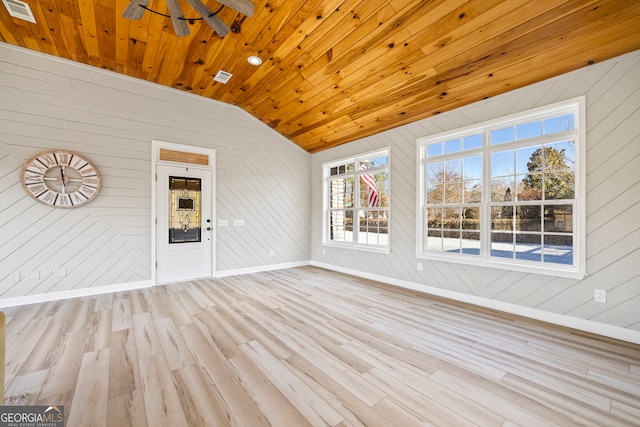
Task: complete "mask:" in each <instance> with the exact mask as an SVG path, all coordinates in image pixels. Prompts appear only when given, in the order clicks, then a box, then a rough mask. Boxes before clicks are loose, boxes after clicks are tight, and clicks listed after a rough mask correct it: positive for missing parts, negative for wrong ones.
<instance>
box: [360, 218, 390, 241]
mask: <svg viewBox="0 0 640 427" xmlns="http://www.w3.org/2000/svg"><path fill="white" fill-rule="evenodd" d="M358 220H359V224H360V228H359V230H358V231H359V232H358V243H360V244H364V245H373V246H378V245H383V244H386V243H384V242H388V240H387V239H386V234H387V232H386V228H385V238H384V239H381V238H380V237H381V236H380V233H381V231H380V224H385V225H386V224H387V219H386V217H385V211H378V210H366V211H360V212H359V213H358Z"/></svg>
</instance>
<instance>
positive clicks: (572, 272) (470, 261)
mask: <svg viewBox="0 0 640 427" xmlns="http://www.w3.org/2000/svg"><path fill="white" fill-rule="evenodd" d="M416 257H417V258H419V259H426V260H431V261H441V262H448V263H453V264H465V265H474V266H478V267H486V268H497V269H501V270H510V271H519V272H522V273H530V274H542V275H546V276H555V277H563V278H567V279H575V280H583V279H585V278H586V277H587V273H586V272H584V271H581V270H579V269H577V268H573V267H566V268H558V267H555V266H554V265H551V264H547V265H533V264H532V263H527V262H510V261H508V260H504V261H502V260H499V259H494V258H491V259H487V258H480V257H476V256H466V255H444V254H437V253H428V254H426V253H419V254H416ZM555 265H558V266H559V264H555Z"/></svg>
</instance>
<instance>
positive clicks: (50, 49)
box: [28, 3, 62, 56]
mask: <svg viewBox="0 0 640 427" xmlns="http://www.w3.org/2000/svg"><path fill="white" fill-rule="evenodd" d="M30 8H31V13H33V16H34V18H35V20H36V22H38V21H39V22H46V19H45V17H44V11H43V10H42V7H41V5H40V3H37V4H33V5H30ZM28 25H29V28H30V30H31V32H32V34H33V38H34V39H35V40H37V41H38V45H39V48H38V50H39V51H40V52H43V53H47V54H49V55H55V56H62V55H60V54H59V53H58V48H57V47H56V44H55V40H54V39H53V35H52V31H51V28H50V27H49V26H48V25H34V24H31V23H29V24H28Z"/></svg>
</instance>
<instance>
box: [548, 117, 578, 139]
mask: <svg viewBox="0 0 640 427" xmlns="http://www.w3.org/2000/svg"><path fill="white" fill-rule="evenodd" d="M573 128H574V116H573V113H571V114H565V115H563V116H558V117H552V118H550V119H546V120H545V121H544V134H545V135H549V134H552V133H557V132H566V131H568V130H573Z"/></svg>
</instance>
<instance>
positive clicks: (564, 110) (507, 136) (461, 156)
mask: <svg viewBox="0 0 640 427" xmlns="http://www.w3.org/2000/svg"><path fill="white" fill-rule="evenodd" d="M584 117H585V101H584V97H581V98H577V99H573V100H569V101H565V102H561V103H557V104H553V105H549V106H546V107H542V108H537V109H534V110H530V111H526V112H523V113H519V114H515V115H511V116H509V117H504V118H501V119H497V120H491V121H488V122H484V123H480V124H477V125H473V126H469V127H465V128H463V129H458V130H455V131H452V132H445V133H442V134H438V135H434V136H431V137H424V138H419V139H418V140H417V144H418V195H417V198H418V213H417V224H418V236H417V256H418V258H425V259H437V260H444V261H448V262H458V263H467V264H474V265H481V266H488V267H497V268H505V269H511V270H518V271H525V272H535V273H542V274H551V275H556V276H562V277H571V278H583V277H584V275H585V249H584V246H585V245H584V241H585V209H584V207H585V172H584V170H585V160H584V157H585V148H584V145H585V125H584Z"/></svg>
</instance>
